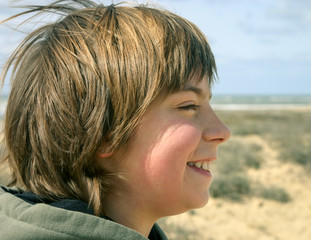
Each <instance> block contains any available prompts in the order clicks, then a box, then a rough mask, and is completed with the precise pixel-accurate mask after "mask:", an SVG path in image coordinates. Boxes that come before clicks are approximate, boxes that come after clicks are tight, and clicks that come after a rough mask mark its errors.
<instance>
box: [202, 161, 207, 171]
mask: <svg viewBox="0 0 311 240" xmlns="http://www.w3.org/2000/svg"><path fill="white" fill-rule="evenodd" d="M202 168H203V169H204V170H205V171H206V170H208V165H207V163H206V162H205V163H203V165H202Z"/></svg>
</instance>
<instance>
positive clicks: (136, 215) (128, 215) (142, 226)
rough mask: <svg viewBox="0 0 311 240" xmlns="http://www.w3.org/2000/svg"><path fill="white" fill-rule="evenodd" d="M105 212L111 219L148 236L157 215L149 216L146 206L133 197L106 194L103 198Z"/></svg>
mask: <svg viewBox="0 0 311 240" xmlns="http://www.w3.org/2000/svg"><path fill="white" fill-rule="evenodd" d="M103 205H104V206H105V214H106V216H107V217H109V218H111V219H112V220H113V221H115V222H117V223H119V224H122V225H124V226H126V227H128V228H131V229H133V230H135V231H137V232H139V233H140V234H142V235H143V236H145V237H148V235H149V233H150V231H151V228H152V226H153V225H154V223H155V222H156V221H157V219H158V218H157V217H155V216H149V215H148V213H149V212H150V210H148V209H147V208H148V206H145V205H146V204H144V203H142V202H139V201H137V199H135V198H129V197H124V196H120V195H118V196H115V195H114V196H112V195H111V196H107V197H106V198H105V200H104V204H103Z"/></svg>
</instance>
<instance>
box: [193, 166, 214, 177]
mask: <svg viewBox="0 0 311 240" xmlns="http://www.w3.org/2000/svg"><path fill="white" fill-rule="evenodd" d="M187 167H189V168H191V169H192V170H193V171H196V172H197V173H199V174H201V175H204V176H207V177H212V176H213V175H212V172H210V171H205V170H203V169H201V168H197V167H194V166H189V165H187Z"/></svg>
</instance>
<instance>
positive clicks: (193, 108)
mask: <svg viewBox="0 0 311 240" xmlns="http://www.w3.org/2000/svg"><path fill="white" fill-rule="evenodd" d="M199 107H200V105H195V104H190V105H185V106H181V107H178V109H179V110H181V111H189V110H194V111H196V110H198V108H199Z"/></svg>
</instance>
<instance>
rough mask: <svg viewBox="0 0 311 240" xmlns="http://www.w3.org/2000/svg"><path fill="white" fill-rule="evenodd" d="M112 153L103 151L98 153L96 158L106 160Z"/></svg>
mask: <svg viewBox="0 0 311 240" xmlns="http://www.w3.org/2000/svg"><path fill="white" fill-rule="evenodd" d="M112 154H113V153H112V152H108V153H107V152H105V151H104V150H102V151H100V152H98V153H97V157H99V158H108V157H111V156H112Z"/></svg>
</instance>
